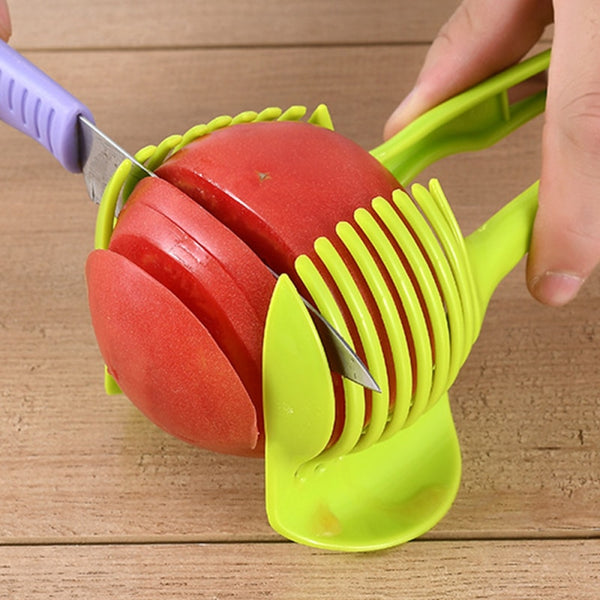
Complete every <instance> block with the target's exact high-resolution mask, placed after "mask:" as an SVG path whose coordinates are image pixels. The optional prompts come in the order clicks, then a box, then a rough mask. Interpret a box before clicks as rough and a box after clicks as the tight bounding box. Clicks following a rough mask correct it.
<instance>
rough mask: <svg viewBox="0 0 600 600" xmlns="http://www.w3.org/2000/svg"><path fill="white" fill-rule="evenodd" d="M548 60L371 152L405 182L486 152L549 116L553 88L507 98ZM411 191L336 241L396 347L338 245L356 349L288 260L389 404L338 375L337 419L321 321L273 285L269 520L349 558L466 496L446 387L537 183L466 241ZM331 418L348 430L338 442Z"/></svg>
mask: <svg viewBox="0 0 600 600" xmlns="http://www.w3.org/2000/svg"><path fill="white" fill-rule="evenodd" d="M548 63H549V51H547V52H544V53H542V54H540V55H538V56H535V57H533V58H532V59H529V60H527V61H524V62H523V63H520V64H519V65H516V66H514V67H512V68H509V69H508V70H506V71H504V72H502V73H500V74H498V75H496V76H494V77H492V78H490V79H488V80H486V81H485V82H483V83H481V84H479V85H477V86H475V87H473V88H471V89H470V90H468V91H466V92H464V93H462V94H460V95H457V96H455V97H453V98H451V99H450V100H448V101H446V102H444V103H443V104H441V105H439V106H437V107H436V108H434V109H432V110H430V111H429V112H428V113H426V114H425V115H423V116H422V117H420V118H418V119H416V120H415V121H414V122H413V123H412V124H410V125H409V126H408V127H406V128H405V129H404V130H403V131H402V132H400V133H399V134H397V135H396V136H395V137H394V138H392V139H391V140H389V141H388V142H386V143H384V144H383V145H381V146H379V147H378V148H375V149H374V150H373V151H372V154H373V155H374V156H375V157H376V158H377V159H378V160H379V161H381V162H382V163H383V164H384V165H385V166H386V167H387V168H388V169H389V170H390V171H392V172H393V173H394V175H395V176H396V177H397V179H398V181H399V182H400V183H402V184H403V185H406V184H407V183H408V182H409V181H410V180H411V179H412V178H413V177H414V176H415V175H416V174H417V173H418V172H419V171H420V170H422V169H423V168H424V167H425V166H427V165H429V164H431V163H433V162H434V161H436V160H438V159H439V158H441V157H443V156H446V155H449V154H451V153H456V152H463V151H466V150H477V149H480V148H484V147H487V146H489V145H491V144H492V143H494V142H496V141H497V140H499V139H501V138H503V137H504V136H506V135H507V134H508V133H510V132H511V131H513V130H514V129H516V128H517V127H519V126H520V125H521V124H523V123H525V122H526V121H528V120H529V119H531V118H532V117H534V116H535V115H538V114H539V113H541V112H542V111H543V110H544V105H545V90H544V91H541V92H537V93H535V94H533V95H531V96H529V97H528V98H525V99H524V100H521V101H518V102H516V103H513V104H511V103H510V102H509V99H508V90H509V89H510V88H512V87H513V86H516V85H517V84H519V83H521V82H523V81H525V80H527V79H529V78H530V77H532V76H534V75H536V74H538V73H541V72H543V71H545V70H546V69H547V67H548ZM411 192H412V198H411V197H410V196H409V195H408V194H407V193H406V192H404V191H401V190H398V191H397V192H395V193H394V196H393V199H392V201H389V200H386V199H383V198H375V199H373V201H372V203H371V206H370V207H367V208H361V209H359V210H357V211H356V213H355V214H354V218H353V221H352V222H342V223H339V224H338V227H337V231H336V233H337V236H338V237H339V240H338V241H341V243H343V245H344V246H345V248H346V249H347V250H348V252H349V253H350V254H351V255H352V257H353V259H354V261H355V262H356V264H357V265H358V266H359V268H360V271H361V273H362V275H363V276H364V278H365V280H366V282H367V283H368V286H369V288H370V290H371V292H372V294H373V296H374V298H375V300H376V303H377V306H378V309H379V311H380V315H381V319H382V320H383V322H384V324H385V330H386V333H387V337H388V339H387V340H381V339H380V338H379V337H378V334H377V332H376V330H375V325H374V320H373V317H372V315H370V314H369V312H368V310H367V307H366V305H365V302H364V301H363V299H362V297H361V294H360V292H359V290H358V288H357V286H356V284H355V282H354V281H353V279H352V277H351V276H350V273H349V270H348V268H347V267H346V265H345V264H344V261H343V260H342V259H341V257H340V255H339V254H338V252H337V251H336V249H335V247H334V244H332V242H331V240H329V239H327V238H320V239H318V240H317V241H316V243H315V250H316V253H317V255H318V256H319V258H320V259H321V261H322V264H323V265H325V268H326V269H327V271H328V274H329V278H328V279H329V280H330V281H331V280H333V281H334V282H335V285H336V286H337V288H338V290H339V292H340V293H341V295H342V297H343V298H344V301H345V303H346V304H347V308H348V311H349V313H350V314H351V315H352V319H353V320H354V328H353V329H354V330H355V331H357V332H358V337H359V340H352V337H351V334H350V328H349V327H348V323H346V322H345V321H344V319H343V317H342V311H341V310H340V308H339V306H338V305H337V304H336V302H335V301H334V299H333V294H332V293H331V290H330V289H329V287H328V285H327V284H326V283H325V280H324V278H323V276H322V274H321V273H320V271H319V270H318V269H317V267H316V266H315V265H314V264H313V262H312V261H311V260H310V259H309V258H308V257H307V256H301V257H299V258H298V259H297V261H296V265H295V268H296V271H297V275H298V276H299V277H300V279H301V280H302V282H303V283H304V285H305V286H306V288H307V289H308V290H309V292H310V295H311V297H312V298H313V299H314V301H315V304H316V306H317V308H318V309H319V311H320V312H321V313H322V314H323V315H324V316H325V318H326V319H327V320H328V321H329V322H330V323H331V324H332V325H333V326H334V327H335V328H336V329H337V330H338V331H340V332H341V333H342V334H343V335H344V336H345V338H346V340H348V341H349V343H350V344H351V346H352V345H353V344H354V343H356V342H357V341H360V345H361V346H362V348H363V349H364V352H365V355H366V364H367V366H368V368H369V370H370V371H371V373H372V374H373V376H374V377H375V380H376V381H377V382H378V384H379V386H380V387H381V389H382V393H381V394H377V393H371V392H368V391H365V390H364V388H362V387H360V386H358V385H356V384H354V383H352V382H350V381H346V380H344V382H343V391H342V394H343V405H344V409H343V411H342V412H343V416H341V417H340V415H339V414H338V415H336V394H337V397H338V398H337V405H339V394H340V392H339V390H338V391H337V392H336V390H335V387H334V384H333V380H332V375H331V372H330V370H329V367H328V365H327V361H326V357H325V353H324V351H323V347H322V345H321V342H320V340H319V335H318V333H317V330H316V329H315V325H314V323H313V321H312V319H311V317H310V315H309V313H308V311H307V310H306V308H305V306H304V305H303V302H302V300H301V298H300V296H299V294H298V292H297V291H296V289H295V287H294V285H293V284H292V282H291V280H290V279H289V277H287V276H282V277H281V278H280V280H279V281H278V283H277V287H276V289H275V292H274V295H273V298H272V301H271V304H270V309H269V314H268V318H267V323H266V331H265V343H264V354H263V376H264V409H265V427H266V504H267V514H268V518H269V521H270V524H271V526H272V527H273V528H274V529H275V530H276V531H278V532H280V533H281V534H282V535H284V536H286V537H288V538H289V539H291V540H294V541H297V542H301V543H304V544H308V545H311V546H316V547H321V548H327V549H332V550H347V551H365V550H375V549H380V548H385V547H389V546H393V545H396V544H400V543H402V542H405V541H408V540H410V539H413V538H415V537H417V536H419V535H421V534H423V533H425V532H426V531H428V530H429V529H430V528H432V527H433V526H434V525H435V524H436V523H437V522H438V521H439V520H440V519H441V518H442V517H443V516H444V514H445V513H446V512H447V511H448V509H449V508H450V506H451V504H452V502H453V500H454V498H455V495H456V493H457V490H458V486H459V482H460V472H461V460H460V449H459V444H458V440H457V435H456V431H455V428H454V423H453V419H452V415H451V412H450V405H449V401H448V389H449V388H450V386H451V385H452V383H453V382H454V380H455V378H456V376H457V373H458V371H459V369H460V367H461V366H462V364H463V363H464V361H465V359H466V358H467V356H468V354H469V352H470V350H471V347H472V345H473V343H474V342H475V340H476V338H477V336H478V334H479V331H480V327H481V323H482V319H483V316H484V313H485V310H486V307H487V304H488V301H489V299H490V297H491V295H492V293H493V291H494V289H495V288H496V286H497V285H498V283H499V282H500V281H501V279H502V278H503V277H504V276H505V275H506V274H507V273H508V272H509V271H510V270H511V269H512V268H513V267H514V266H515V265H516V264H517V263H518V262H519V261H520V259H521V258H522V257H523V256H524V254H525V253H526V252H527V250H528V247H529V240H530V235H531V227H532V223H533V219H534V216H535V213H536V209H537V184H534V185H532V186H531V187H530V188H529V189H527V190H525V191H524V192H523V193H522V194H521V195H519V196H518V197H517V198H515V199H514V200H513V201H512V202H510V203H509V204H508V205H507V206H505V207H504V208H503V209H502V210H500V211H499V212H498V213H497V214H496V215H495V216H493V217H492V218H491V219H490V220H489V221H488V222H487V223H485V224H484V225H483V226H482V227H481V228H479V229H478V230H477V231H475V232H474V233H472V234H471V235H469V236H468V237H467V238H466V239H465V238H464V237H463V236H462V234H461V232H460V229H459V226H458V224H457V222H456V220H455V218H454V216H453V214H452V211H451V209H450V207H449V204H448V202H447V201H446V199H445V197H444V194H443V192H442V189H441V187H440V185H439V183H438V182H437V181H435V180H434V181H432V182H431V183H430V185H429V188H428V189H427V188H425V187H423V186H419V185H415V186H413V187H412V190H411ZM365 240H368V242H365ZM376 259H377V260H376ZM382 269H385V271H386V273H383V272H382ZM384 275H385V277H384ZM390 282H392V283H390ZM394 296H396V297H399V298H400V299H401V308H400V309H399V308H398V307H397V302H395V301H394ZM383 341H386V342H387V347H388V348H389V349H390V350H391V355H392V359H393V370H390V369H388V368H387V367H386V362H385V359H384V350H383V347H384V344H383V343H382V342H383ZM337 412H339V411H337ZM336 417H337V418H338V420H339V419H340V418H342V419H343V423H342V427H341V428H340V429H341V432H340V433H338V434H337V437H334V440H335V441H334V442H333V443H332V432H333V431H334V426H335V423H336Z"/></svg>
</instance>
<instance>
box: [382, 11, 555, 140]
mask: <svg viewBox="0 0 600 600" xmlns="http://www.w3.org/2000/svg"><path fill="white" fill-rule="evenodd" d="M551 22H552V2H551V1H550V0H502V1H501V2H499V1H498V0H464V2H463V3H462V4H461V5H460V6H459V8H458V9H457V11H456V12H455V13H454V15H452V17H451V18H450V20H449V21H448V23H446V25H444V27H443V28H442V29H441V30H440V33H439V34H438V37H437V38H436V40H435V41H434V42H433V44H432V45H431V48H430V49H429V52H428V54H427V57H426V59H425V63H424V65H423V68H422V70H421V73H420V74H419V76H418V78H417V82H416V84H415V87H414V88H413V91H412V92H411V93H410V94H409V95H408V96H407V98H406V99H405V101H404V102H403V103H402V104H401V105H400V106H399V107H398V108H397V109H396V110H395V111H394V113H393V114H392V116H391V117H390V118H389V120H388V122H387V123H386V126H385V130H384V137H386V138H389V137H391V136H392V135H393V134H394V133H396V132H397V131H399V130H400V129H402V128H403V127H404V126H405V125H407V124H408V123H409V122H410V121H412V120H413V119H414V118H415V117H417V116H419V115H420V114H421V113H423V112H425V111H426V110H427V109H429V108H431V107H433V106H435V105H436V104H438V103H439V102H441V101H443V100H445V99H447V98H449V97H450V96H453V95H454V94H456V93H458V92H460V91H462V90H464V89H466V88H468V87H470V86H471V85H474V84H475V83H478V82H479V81H481V80H482V79H485V78H486V77H489V76H490V75H492V74H493V73H495V72H497V71H500V70H502V69H503V68H505V67H507V66H509V65H510V64H512V63H514V62H517V61H518V60H519V59H520V58H521V57H522V56H523V55H524V54H526V53H527V51H528V50H529V49H530V48H531V47H532V46H533V44H534V43H535V42H536V41H537V40H538V39H539V38H540V36H541V35H542V33H543V31H544V29H545V27H546V26H547V25H548V24H550V23H551Z"/></svg>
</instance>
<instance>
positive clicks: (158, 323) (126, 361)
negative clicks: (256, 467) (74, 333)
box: [86, 250, 260, 456]
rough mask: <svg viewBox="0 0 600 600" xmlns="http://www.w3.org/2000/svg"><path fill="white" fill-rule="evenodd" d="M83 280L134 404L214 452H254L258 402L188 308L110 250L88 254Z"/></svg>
mask: <svg viewBox="0 0 600 600" xmlns="http://www.w3.org/2000/svg"><path fill="white" fill-rule="evenodd" d="M86 278H87V282H88V299H89V306H90V313H91V317H92V325H93V326H94V330H95V333H96V338H97V340H98V345H99V348H100V351H101V353H102V356H103V358H104V361H105V363H106V365H107V368H108V371H109V372H110V373H111V375H113V377H114V378H115V379H116V381H117V383H118V384H119V386H120V387H121V389H122V390H123V392H124V393H125V394H126V395H127V396H128V397H129V399H130V400H132V402H134V404H136V405H137V407H138V408H139V409H140V410H141V411H142V412H143V413H144V414H146V416H147V417H148V418H149V419H150V420H151V421H153V422H154V423H156V424H157V425H158V426H160V427H161V428H162V429H164V430H165V431H167V432H168V433H171V434H172V435H175V436H176V437H179V438H181V439H183V440H186V441H188V442H190V443H193V444H196V445H198V446H201V447H203V448H206V449H209V450H213V451H216V452H224V453H228V454H239V455H243V456H252V455H256V454H257V450H256V447H257V440H258V427H257V422H256V411H255V408H254V405H253V403H252V401H251V400H250V397H249V396H248V394H247V392H246V389H245V388H244V385H243V384H242V382H241V380H240V379H239V377H238V376H237V374H236V372H235V370H234V369H233V367H232V366H231V363H230V362H229V360H228V359H227V357H226V356H225V355H224V354H223V352H222V351H221V349H220V348H219V347H218V345H217V344H216V343H215V341H214V340H213V338H212V336H211V335H210V333H209V332H208V331H207V330H206V328H205V327H204V326H203V325H202V323H200V321H199V320H198V319H197V318H196V317H195V316H194V315H193V314H192V313H191V312H190V310H189V309H188V308H186V307H185V306H184V304H183V303H182V302H181V301H180V300H179V299H178V298H177V297H176V296H175V295H174V294H173V293H172V292H171V291H169V290H168V289H167V288H166V287H165V286H163V285H161V284H160V283H158V282H157V281H156V280H155V279H153V278H152V277H151V276H150V275H148V274H147V273H145V272H144V271H143V270H142V269H140V268H139V267H138V266H137V265H135V264H133V263H132V262H131V261H129V260H128V259H126V258H125V257H123V256H120V255H119V254H117V253H115V252H112V251H111V250H95V251H93V252H92V253H91V254H90V255H89V257H88V260H87V264H86ZM258 453H260V450H259V451H258Z"/></svg>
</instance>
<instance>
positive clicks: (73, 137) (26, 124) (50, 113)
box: [0, 42, 93, 173]
mask: <svg viewBox="0 0 600 600" xmlns="http://www.w3.org/2000/svg"><path fill="white" fill-rule="evenodd" d="M79 115H83V116H85V117H87V119H89V120H90V121H92V122H93V117H92V115H91V113H90V111H89V109H88V108H87V107H86V106H85V105H84V104H82V103H81V102H79V100H77V99H76V98H75V97H74V96H72V95H71V94H69V93H68V92H67V91H66V90H64V89H63V88H62V87H61V86H60V85H58V84H57V83H56V82H55V81H54V80H53V79H51V78H50V77H48V75H46V74H45V73H43V72H42V71H40V70H39V69H38V68H37V67H36V66H35V65H33V64H32V63H30V62H29V61H28V60H27V59H26V58H25V57H23V56H22V55H21V54H19V53H18V52H17V51H15V50H13V49H12V48H11V47H10V46H8V45H7V44H5V43H4V42H0V119H1V120H2V121H4V122H5V123H7V124H8V125H11V126H12V127H14V128H15V129H17V130H19V131H21V132H23V133H25V134H26V135H28V136H29V137H30V138H32V139H34V140H36V141H37V142H39V143H40V144H42V146H44V147H45V148H46V149H47V150H49V151H50V152H51V153H52V154H53V155H54V157H55V158H56V159H57V160H58V161H59V162H60V163H61V164H62V165H63V167H65V169H67V170H69V171H71V172H74V173H78V172H80V171H81V165H80V160H79V127H78V117H79Z"/></svg>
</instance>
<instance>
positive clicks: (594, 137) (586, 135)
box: [561, 89, 600, 176]
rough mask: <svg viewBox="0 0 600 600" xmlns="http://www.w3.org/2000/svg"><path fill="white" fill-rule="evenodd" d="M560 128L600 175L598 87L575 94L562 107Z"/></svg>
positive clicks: (599, 107) (599, 102) (599, 104)
mask: <svg viewBox="0 0 600 600" xmlns="http://www.w3.org/2000/svg"><path fill="white" fill-rule="evenodd" d="M561 130H562V133H563V135H564V137H565V139H566V141H567V142H568V144H569V146H570V147H571V148H572V149H573V150H575V151H576V152H577V154H578V155H580V156H582V157H584V158H586V159H587V160H588V161H590V162H591V164H590V166H593V167H595V172H596V175H597V176H600V89H599V90H598V91H590V92H586V93H583V94H581V95H579V96H576V97H575V98H574V99H573V100H571V101H570V102H569V103H568V104H567V105H566V106H565V107H564V109H563V111H562V118H561Z"/></svg>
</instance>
